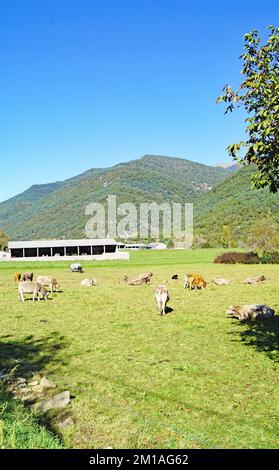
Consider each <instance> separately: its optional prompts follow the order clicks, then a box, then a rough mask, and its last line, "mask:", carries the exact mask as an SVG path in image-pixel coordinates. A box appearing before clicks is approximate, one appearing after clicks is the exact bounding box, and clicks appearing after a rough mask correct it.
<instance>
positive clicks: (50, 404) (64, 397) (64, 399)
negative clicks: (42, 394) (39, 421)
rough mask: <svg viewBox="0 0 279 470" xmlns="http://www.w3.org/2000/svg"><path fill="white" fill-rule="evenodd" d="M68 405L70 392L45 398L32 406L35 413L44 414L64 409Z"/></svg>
mask: <svg viewBox="0 0 279 470" xmlns="http://www.w3.org/2000/svg"><path fill="white" fill-rule="evenodd" d="M69 403H70V392H69V390H66V391H65V392H62V393H58V395H54V396H53V397H50V398H46V399H45V400H42V401H39V402H38V403H35V404H34V405H33V407H32V408H33V410H34V411H37V412H45V411H49V410H52V409H57V408H65V406H67V405H68V404H69Z"/></svg>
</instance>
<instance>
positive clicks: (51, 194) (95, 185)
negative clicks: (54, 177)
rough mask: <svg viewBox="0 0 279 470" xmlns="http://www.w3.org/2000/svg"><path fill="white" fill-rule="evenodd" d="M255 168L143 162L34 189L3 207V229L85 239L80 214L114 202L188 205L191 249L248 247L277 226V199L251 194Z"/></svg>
mask: <svg viewBox="0 0 279 470" xmlns="http://www.w3.org/2000/svg"><path fill="white" fill-rule="evenodd" d="M253 171H254V169H253V167H242V168H240V169H238V170H236V171H231V170H228V169H227V170H225V169H223V168H217V167H210V166H207V165H202V164H200V163H195V162H191V161H189V160H185V159H180V158H171V157H164V156H154V155H145V156H144V157H142V158H139V159H137V160H132V161H130V162H127V163H121V164H118V165H116V166H114V167H111V168H103V169H91V170H88V171H86V172H85V173H82V174H81V175H78V176H76V177H73V178H70V179H68V180H65V181H58V182H55V183H52V184H45V185H35V186H32V187H31V188H29V189H28V190H27V191H25V192H23V193H21V194H19V195H18V196H15V197H13V198H11V199H9V200H8V201H5V202H2V203H1V204H0V229H2V230H4V231H5V232H6V233H7V234H8V235H9V237H10V238H11V239H14V240H27V239H31V240H32V239H38V238H82V237H84V227H85V224H86V222H87V221H88V218H89V217H88V216H86V215H85V207H86V206H87V205H88V204H89V203H92V202H101V203H103V204H105V202H106V198H107V196H108V195H115V196H117V203H118V204H121V203H123V202H132V203H134V204H136V205H138V204H139V203H140V202H152V201H155V202H158V203H162V202H166V201H167V202H181V203H185V202H193V203H194V222H195V223H194V228H195V243H196V246H221V245H222V243H223V242H222V239H223V237H224V232H226V235H227V236H228V234H229V238H230V239H231V240H232V241H233V243H235V244H236V245H245V243H246V242H247V238H248V235H249V233H250V232H251V230H252V229H253V227H254V226H255V225H256V224H257V222H258V220H259V219H261V218H263V217H264V216H265V215H266V214H267V213H268V212H270V214H271V217H272V219H273V220H274V221H275V222H276V223H278V224H279V196H278V195H275V194H271V193H269V191H268V189H262V190H253V189H251V181H250V180H251V174H252V173H253Z"/></svg>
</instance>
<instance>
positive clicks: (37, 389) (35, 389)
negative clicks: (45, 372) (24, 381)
mask: <svg viewBox="0 0 279 470" xmlns="http://www.w3.org/2000/svg"><path fill="white" fill-rule="evenodd" d="M32 391H33V392H34V393H37V394H40V393H43V391H44V388H43V387H42V386H41V385H34V386H33V387H32Z"/></svg>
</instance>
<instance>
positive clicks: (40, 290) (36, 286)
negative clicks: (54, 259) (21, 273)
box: [18, 281, 48, 302]
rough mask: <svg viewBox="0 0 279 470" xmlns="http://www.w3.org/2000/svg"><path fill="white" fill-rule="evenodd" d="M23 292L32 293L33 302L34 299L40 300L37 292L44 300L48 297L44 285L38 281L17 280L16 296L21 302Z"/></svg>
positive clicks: (23, 299)
mask: <svg viewBox="0 0 279 470" xmlns="http://www.w3.org/2000/svg"><path fill="white" fill-rule="evenodd" d="M24 294H33V302H35V300H36V299H38V300H40V297H39V294H41V295H42V297H43V298H44V299H45V300H47V299H48V293H47V291H46V289H45V287H44V286H43V285H42V284H40V283H39V282H31V281H21V282H19V283H18V298H19V300H22V302H24V301H25V298H24Z"/></svg>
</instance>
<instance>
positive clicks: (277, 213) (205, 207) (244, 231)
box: [195, 166, 279, 246]
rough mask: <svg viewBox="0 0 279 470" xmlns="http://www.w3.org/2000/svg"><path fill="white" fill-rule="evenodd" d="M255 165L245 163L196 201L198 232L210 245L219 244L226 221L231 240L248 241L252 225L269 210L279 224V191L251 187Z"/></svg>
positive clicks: (196, 228)
mask: <svg viewBox="0 0 279 470" xmlns="http://www.w3.org/2000/svg"><path fill="white" fill-rule="evenodd" d="M253 171H254V169H253V167H250V166H249V167H248V166H246V167H243V168H242V169H241V170H238V171H236V172H233V173H232V174H231V176H230V177H229V178H227V179H226V180H225V181H223V182H222V183H220V184H218V185H216V186H215V187H214V188H213V189H212V191H210V193H208V194H206V195H203V196H202V197H201V198H200V199H199V200H198V201H196V204H195V233H196V235H197V234H200V235H203V237H204V238H205V239H206V240H207V242H208V244H209V245H210V246H218V245H220V243H221V239H222V236H223V233H224V226H225V225H227V226H228V227H229V230H230V232H231V237H232V240H234V241H235V242H236V244H237V245H239V244H240V245H241V244H243V245H245V244H246V243H247V238H248V235H249V233H250V232H251V229H252V228H253V227H254V226H255V225H256V224H257V222H258V221H259V220H260V219H261V218H263V217H264V216H265V215H266V214H267V213H268V212H269V211H270V212H271V216H272V218H273V220H274V221H275V222H276V223H278V224H279V195H278V194H271V193H270V192H269V191H268V189H251V175H252V173H253Z"/></svg>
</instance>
